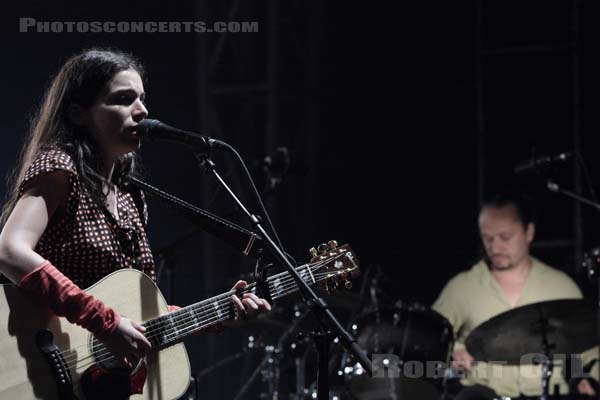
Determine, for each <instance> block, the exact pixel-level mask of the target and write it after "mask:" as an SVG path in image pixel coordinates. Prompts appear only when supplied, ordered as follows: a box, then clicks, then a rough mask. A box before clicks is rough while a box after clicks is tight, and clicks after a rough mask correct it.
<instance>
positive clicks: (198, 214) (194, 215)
mask: <svg viewBox="0 0 600 400" xmlns="http://www.w3.org/2000/svg"><path fill="white" fill-rule="evenodd" d="M128 183H129V184H131V185H133V186H135V187H137V188H138V189H140V190H142V191H143V192H144V193H147V194H149V195H151V196H154V197H157V198H158V199H160V200H161V201H163V202H165V203H166V204H167V205H169V206H171V207H173V208H174V209H175V210H176V211H178V212H179V213H181V214H183V215H184V216H186V217H187V218H188V219H189V220H190V221H191V222H193V223H194V224H196V225H197V226H199V227H200V228H201V229H202V230H204V231H205V232H207V233H209V234H211V235H213V236H215V237H216V238H218V239H221V240H222V241H224V242H225V243H228V244H229V245H231V246H233V247H235V248H237V249H238V250H239V251H240V252H242V254H244V255H247V256H248V255H249V256H252V257H254V258H258V257H259V254H260V252H261V250H262V238H261V237H260V236H259V235H257V234H256V233H254V232H251V231H249V230H247V229H244V228H242V227H241V226H238V225H236V224H234V223H233V222H230V221H228V220H226V219H223V218H221V217H218V216H216V215H214V214H211V213H209V212H208V211H205V210H203V209H201V208H200V207H196V206H195V205H193V204H190V203H188V202H186V201H184V200H182V199H180V198H178V197H176V196H173V195H172V194H170V193H167V192H165V191H164V190H161V189H158V188H156V187H154V186H152V185H150V184H148V183H146V182H144V181H141V180H139V179H137V178H134V177H132V176H130V177H129V179H128ZM130 192H131V193H133V192H135V190H131V191H130ZM138 197H139V195H138ZM134 199H135V196H134ZM138 202H139V200H138V201H136V204H138ZM141 206H142V207H143V205H141ZM138 207H139V206H138ZM142 212H143V208H142V211H140V215H143V214H142Z"/></svg>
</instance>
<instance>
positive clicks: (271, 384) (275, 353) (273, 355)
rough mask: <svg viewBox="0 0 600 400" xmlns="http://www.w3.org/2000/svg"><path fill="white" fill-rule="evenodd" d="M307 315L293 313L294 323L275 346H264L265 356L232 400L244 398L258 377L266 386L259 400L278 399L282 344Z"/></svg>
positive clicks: (304, 313)
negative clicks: (266, 388)
mask: <svg viewBox="0 0 600 400" xmlns="http://www.w3.org/2000/svg"><path fill="white" fill-rule="evenodd" d="M308 314H309V310H305V311H303V312H302V313H298V312H295V313H294V317H295V318H294V321H293V322H292V324H291V325H290V327H289V328H288V330H286V331H285V332H283V334H282V335H281V336H280V337H279V339H278V340H277V345H275V346H265V347H264V349H265V356H264V357H263V359H262V360H261V361H260V363H259V364H258V365H257V367H256V368H255V370H254V372H253V373H252V375H251V376H250V378H248V380H247V381H246V383H245V384H244V386H242V387H241V388H240V390H239V391H238V393H237V395H236V396H235V397H234V400H241V399H243V398H244V396H245V394H246V392H247V391H248V389H249V388H250V385H252V384H253V383H254V381H255V380H256V379H257V378H258V377H259V376H262V377H263V381H265V382H267V384H268V391H267V393H266V394H263V395H261V398H264V399H267V398H270V399H273V400H278V399H279V388H278V385H279V362H280V359H281V357H282V356H283V354H284V352H283V346H284V343H285V342H286V341H287V340H288V339H289V337H290V336H291V335H292V334H293V333H294V332H295V331H296V330H297V329H298V327H299V326H300V322H302V320H304V318H305V317H306V316H307V315H308Z"/></svg>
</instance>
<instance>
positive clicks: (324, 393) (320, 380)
mask: <svg viewBox="0 0 600 400" xmlns="http://www.w3.org/2000/svg"><path fill="white" fill-rule="evenodd" d="M308 335H309V336H310V337H311V338H312V340H313V341H314V343H315V347H316V349H317V355H318V365H319V369H318V370H317V399H318V400H329V343H330V341H331V340H332V339H333V337H332V334H331V332H311V333H309V334H308Z"/></svg>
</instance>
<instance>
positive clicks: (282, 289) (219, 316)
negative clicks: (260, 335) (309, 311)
mask: <svg viewBox="0 0 600 400" xmlns="http://www.w3.org/2000/svg"><path fill="white" fill-rule="evenodd" d="M296 270H297V271H298V274H299V275H300V276H301V277H302V279H303V280H304V281H305V282H307V283H308V284H309V285H313V284H315V283H317V282H319V281H320V280H322V279H325V278H324V277H323V274H322V273H317V272H316V270H313V269H312V268H311V267H310V265H309V264H305V265H302V266H300V267H297V268H296ZM266 283H267V287H268V290H269V293H270V295H271V298H272V299H273V300H276V299H278V298H281V297H284V296H287V295H288V294H291V293H294V292H296V291H298V287H297V286H296V283H295V282H294V280H293V278H292V277H291V275H290V274H289V272H281V273H279V274H275V275H272V276H270V277H268V278H267V280H266ZM256 290H257V288H256V283H251V284H249V285H248V286H247V287H246V288H245V289H244V290H241V291H235V290H230V291H228V292H225V293H222V294H220V295H217V296H214V297H211V298H210V299H206V300H202V301H200V302H198V303H194V304H191V305H189V306H187V307H184V308H181V309H179V310H177V311H174V312H171V313H169V314H167V315H162V316H160V317H157V318H154V319H151V320H148V321H145V322H144V323H143V325H144V327H145V328H146V331H145V333H144V335H145V336H146V337H147V338H148V340H149V341H150V343H151V344H152V346H153V347H159V348H160V347H164V346H168V345H170V344H173V343H176V342H178V341H180V340H181V339H183V338H184V337H186V336H188V335H191V334H192V333H194V332H196V331H199V330H201V329H205V328H208V327H210V326H213V325H216V324H218V323H220V322H223V321H226V320H228V319H232V318H233V317H234V316H235V313H236V311H235V308H234V306H233V303H232V301H231V296H232V295H243V294H244V293H255V292H256Z"/></svg>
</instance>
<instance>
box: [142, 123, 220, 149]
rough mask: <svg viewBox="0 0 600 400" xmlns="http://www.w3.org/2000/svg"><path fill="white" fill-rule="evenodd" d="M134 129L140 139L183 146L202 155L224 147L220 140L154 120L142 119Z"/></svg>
mask: <svg viewBox="0 0 600 400" xmlns="http://www.w3.org/2000/svg"><path fill="white" fill-rule="evenodd" d="M136 129H137V133H138V135H139V136H140V138H142V139H148V140H156V141H166V142H172V143H180V144H185V145H188V146H192V147H194V150H196V151H199V152H202V153H210V150H211V149H213V148H220V147H225V145H226V144H225V143H224V142H222V141H220V140H217V139H213V138H210V137H208V136H204V135H200V134H198V133H194V132H188V131H184V130H182V129H177V128H174V127H172V126H169V125H167V124H164V123H162V122H160V121H158V120H156V119H144V120H142V122H140V123H139V124H138V125H137V127H136Z"/></svg>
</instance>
